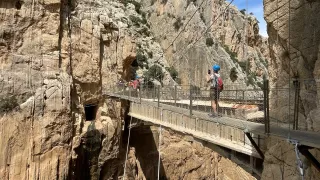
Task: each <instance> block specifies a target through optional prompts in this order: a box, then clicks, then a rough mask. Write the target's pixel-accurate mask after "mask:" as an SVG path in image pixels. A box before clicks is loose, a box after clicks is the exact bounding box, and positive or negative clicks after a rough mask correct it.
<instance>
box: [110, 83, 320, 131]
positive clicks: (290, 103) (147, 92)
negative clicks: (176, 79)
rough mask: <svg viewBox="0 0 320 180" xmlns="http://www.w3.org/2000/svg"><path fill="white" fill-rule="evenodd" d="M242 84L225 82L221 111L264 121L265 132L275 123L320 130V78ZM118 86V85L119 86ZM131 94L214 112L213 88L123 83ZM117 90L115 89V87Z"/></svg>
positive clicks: (221, 97)
mask: <svg viewBox="0 0 320 180" xmlns="http://www.w3.org/2000/svg"><path fill="white" fill-rule="evenodd" d="M268 84H269V83H268V81H266V82H264V84H263V88H262V89H261V88H248V87H243V84H230V85H228V84H227V85H225V86H224V90H223V91H222V92H221V93H220V99H219V103H218V104H219V106H218V115H219V116H226V117H231V118H235V119H241V120H247V121H252V122H257V123H263V124H265V132H266V133H272V131H275V129H273V128H276V127H280V128H282V129H286V130H287V131H288V133H290V131H291V130H298V131H319V130H320V123H318V121H317V120H316V118H317V117H316V116H317V112H318V111H317V104H319V102H320V101H319V97H318V93H320V81H318V80H314V79H298V80H293V81H291V82H290V83H287V84H282V85H281V86H272V87H270V88H269V86H268ZM118 89H119V88H118ZM120 89H122V90H121V91H118V92H117V93H118V94H120V93H122V94H123V95H126V96H128V97H136V98H140V99H141V100H147V101H154V102H158V103H164V104H169V105H173V106H177V107H181V108H185V109H188V110H189V111H190V115H192V114H193V112H195V111H199V112H205V113H212V111H213V110H212V107H211V99H210V91H211V90H210V88H207V87H200V88H199V87H194V86H142V87H141V88H140V90H134V89H132V88H129V87H122V88H120ZM112 92H116V91H112Z"/></svg>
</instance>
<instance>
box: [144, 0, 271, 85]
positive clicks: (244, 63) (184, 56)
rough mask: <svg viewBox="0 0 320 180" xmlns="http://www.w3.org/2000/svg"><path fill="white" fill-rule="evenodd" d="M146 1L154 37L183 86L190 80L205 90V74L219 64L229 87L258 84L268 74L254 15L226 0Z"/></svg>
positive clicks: (266, 51) (263, 41)
mask: <svg viewBox="0 0 320 180" xmlns="http://www.w3.org/2000/svg"><path fill="white" fill-rule="evenodd" d="M142 2H143V4H144V10H145V11H146V12H147V15H146V16H147V19H148V20H149V22H150V25H151V31H152V33H154V35H155V37H156V40H157V41H158V42H160V44H161V47H162V48H163V49H164V50H167V51H165V57H166V59H167V61H168V64H169V66H173V67H175V69H176V70H177V71H178V72H179V74H180V78H181V80H182V83H183V84H189V80H190V82H191V83H193V85H195V86H199V87H203V86H205V85H206V82H205V76H206V74H207V70H208V69H211V67H212V65H213V64H216V63H217V64H219V65H220V66H221V71H220V73H221V74H222V77H223V79H224V81H225V83H226V84H231V85H232V84H233V83H236V84H240V85H243V88H245V87H246V84H247V85H252V86H257V84H259V83H261V81H262V79H263V76H268V75H267V69H266V67H267V62H268V60H269V49H268V43H267V40H266V39H265V38H263V37H261V36H260V35H259V27H258V21H257V20H256V19H255V17H254V16H252V15H248V14H247V15H244V14H243V13H241V12H239V10H238V9H237V8H236V7H235V6H233V5H230V6H228V4H229V3H228V2H225V1H223V0H214V1H201V0H196V1H180V0H167V1H153V0H146V1H142ZM187 24H188V25H187ZM186 25H187V26H186ZM178 34H179V36H178ZM177 36H178V38H176V37H177ZM173 40H175V41H174V42H173ZM172 42H173V44H172V45H171V43H172ZM232 69H233V70H232ZM232 71H233V72H236V73H231V72H232ZM230 74H231V75H230ZM234 74H236V75H237V76H236V77H235V76H233V75H234ZM258 82H259V83H258Z"/></svg>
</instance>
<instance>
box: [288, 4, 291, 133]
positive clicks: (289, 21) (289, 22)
mask: <svg viewBox="0 0 320 180" xmlns="http://www.w3.org/2000/svg"><path fill="white" fill-rule="evenodd" d="M288 24H289V27H288V29H289V32H288V61H289V63H288V64H289V72H288V75H289V78H288V79H289V95H288V97H289V100H288V107H289V109H288V110H289V112H288V115H289V120H288V122H289V123H288V125H289V131H288V132H289V134H288V137H289V138H290V136H291V135H290V134H291V130H290V117H291V116H290V104H291V101H290V83H291V77H290V71H291V65H290V64H291V63H290V61H291V60H290V38H291V34H290V32H291V0H289V20H288Z"/></svg>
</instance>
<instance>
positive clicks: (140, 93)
mask: <svg viewBox="0 0 320 180" xmlns="http://www.w3.org/2000/svg"><path fill="white" fill-rule="evenodd" d="M142 88H143V87H142V86H140V88H139V89H138V90H139V100H140V104H141V95H142V92H141V91H142Z"/></svg>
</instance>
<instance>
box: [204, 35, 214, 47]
mask: <svg viewBox="0 0 320 180" xmlns="http://www.w3.org/2000/svg"><path fill="white" fill-rule="evenodd" d="M213 44H214V42H213V39H212V38H211V37H208V38H207V39H206V45H207V46H212V45H213Z"/></svg>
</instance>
